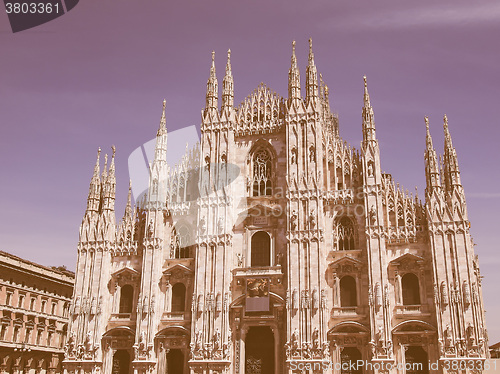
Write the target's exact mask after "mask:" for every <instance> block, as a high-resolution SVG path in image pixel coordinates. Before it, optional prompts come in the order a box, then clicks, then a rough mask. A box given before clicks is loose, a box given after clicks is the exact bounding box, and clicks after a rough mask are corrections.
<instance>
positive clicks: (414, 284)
mask: <svg viewBox="0 0 500 374" xmlns="http://www.w3.org/2000/svg"><path fill="white" fill-rule="evenodd" d="M401 287H402V289H403V305H419V304H420V287H419V284H418V277H417V276H416V275H415V274H413V273H406V274H405V275H403V278H401Z"/></svg>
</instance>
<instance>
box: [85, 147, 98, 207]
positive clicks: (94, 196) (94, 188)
mask: <svg viewBox="0 0 500 374" xmlns="http://www.w3.org/2000/svg"><path fill="white" fill-rule="evenodd" d="M100 155H101V148H99V149H98V150H97V160H96V162H95V166H94V174H93V175H92V178H91V180H90V187H89V195H88V198H87V211H88V212H97V211H99V202H100V200H101V179H100V178H99V172H100V170H99V158H100Z"/></svg>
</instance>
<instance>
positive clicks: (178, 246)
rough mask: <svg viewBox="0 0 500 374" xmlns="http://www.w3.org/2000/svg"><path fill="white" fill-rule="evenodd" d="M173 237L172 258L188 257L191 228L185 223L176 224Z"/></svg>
mask: <svg viewBox="0 0 500 374" xmlns="http://www.w3.org/2000/svg"><path fill="white" fill-rule="evenodd" d="M175 231H176V234H175V237H174V253H173V257H174V258H189V257H190V247H191V245H192V244H193V243H192V236H191V230H190V229H189V227H188V226H187V225H180V226H178V227H177V226H176V228H175Z"/></svg>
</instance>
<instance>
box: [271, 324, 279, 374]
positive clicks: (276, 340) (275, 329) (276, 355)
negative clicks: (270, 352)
mask: <svg viewBox="0 0 500 374" xmlns="http://www.w3.org/2000/svg"><path fill="white" fill-rule="evenodd" d="M272 330H273V335H274V372H275V374H278V373H279V372H280V365H279V364H280V362H279V358H280V355H279V350H278V347H280V346H281V345H280V333H279V330H278V327H277V326H273V327H272Z"/></svg>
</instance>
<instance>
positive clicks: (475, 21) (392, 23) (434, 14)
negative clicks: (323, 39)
mask: <svg viewBox="0 0 500 374" xmlns="http://www.w3.org/2000/svg"><path fill="white" fill-rule="evenodd" d="M497 22H500V2H489V3H484V4H480V3H479V4H478V3H477V2H471V3H470V4H456V2H454V3H452V4H448V5H429V6H426V7H420V8H409V9H385V10H383V11H380V10H379V11H373V12H370V13H356V14H352V15H347V16H346V17H342V18H341V19H339V20H330V21H329V22H328V26H327V25H326V24H324V26H327V27H333V28H342V29H352V30H358V31H359V30H366V29H380V30H384V29H385V30H391V29H410V28H419V27H449V26H466V25H471V26H474V25H484V24H485V23H497Z"/></svg>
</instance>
